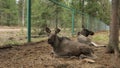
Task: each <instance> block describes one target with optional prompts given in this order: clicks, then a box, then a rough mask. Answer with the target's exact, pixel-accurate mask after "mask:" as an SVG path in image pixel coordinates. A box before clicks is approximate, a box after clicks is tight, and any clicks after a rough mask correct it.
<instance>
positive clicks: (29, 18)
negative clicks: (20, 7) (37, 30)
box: [27, 0, 31, 42]
mask: <svg viewBox="0 0 120 68" xmlns="http://www.w3.org/2000/svg"><path fill="white" fill-rule="evenodd" d="M27 41H28V42H31V0H27Z"/></svg>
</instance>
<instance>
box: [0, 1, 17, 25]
mask: <svg viewBox="0 0 120 68" xmlns="http://www.w3.org/2000/svg"><path fill="white" fill-rule="evenodd" d="M0 25H7V26H11V25H17V5H16V0H0Z"/></svg>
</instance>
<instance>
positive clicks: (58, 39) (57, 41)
mask: <svg viewBox="0 0 120 68" xmlns="http://www.w3.org/2000/svg"><path fill="white" fill-rule="evenodd" d="M60 43H61V41H60V37H58V36H56V37H55V40H54V44H52V45H53V48H54V49H56V48H59V47H60Z"/></svg>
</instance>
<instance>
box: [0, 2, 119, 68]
mask: <svg viewBox="0 0 120 68" xmlns="http://www.w3.org/2000/svg"><path fill="white" fill-rule="evenodd" d="M111 5H112V4H111V1H110V0H96V1H94V0H91V1H88V0H79V1H78V0H0V68H114V63H115V62H114V61H115V60H114V54H108V53H106V47H92V49H93V50H94V52H95V54H96V56H97V59H95V60H94V61H95V62H94V63H89V62H88V61H86V60H84V59H78V58H62V57H60V58H58V57H55V56H53V55H51V51H52V50H53V49H52V47H51V46H50V45H49V44H48V42H47V39H48V35H47V33H46V32H45V27H46V26H47V27H49V28H50V29H51V30H52V32H54V30H55V28H60V29H61V32H60V33H59V34H58V36H60V37H62V36H64V37H68V38H70V39H71V40H73V41H77V32H79V31H81V30H82V25H84V26H85V28H86V29H88V30H91V31H93V32H95V35H93V36H91V37H90V39H91V40H92V41H93V42H95V43H96V44H98V45H105V46H108V43H109V35H110V32H109V30H110V22H111V18H110V15H111V13H112V12H111ZM118 61H119V59H118ZM116 64H117V63H116Z"/></svg>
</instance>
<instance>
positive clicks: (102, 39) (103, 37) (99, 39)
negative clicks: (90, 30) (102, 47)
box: [92, 32, 109, 44]
mask: <svg viewBox="0 0 120 68" xmlns="http://www.w3.org/2000/svg"><path fill="white" fill-rule="evenodd" d="M92 41H94V42H96V43H99V44H108V41H109V34H108V32H99V33H96V34H95V35H94V36H93V37H92Z"/></svg>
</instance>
